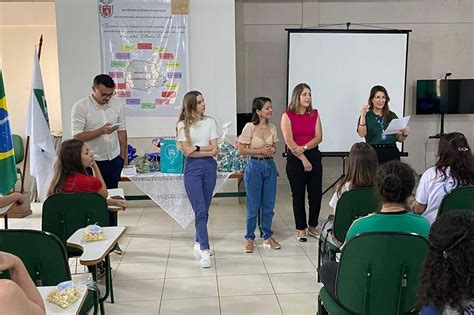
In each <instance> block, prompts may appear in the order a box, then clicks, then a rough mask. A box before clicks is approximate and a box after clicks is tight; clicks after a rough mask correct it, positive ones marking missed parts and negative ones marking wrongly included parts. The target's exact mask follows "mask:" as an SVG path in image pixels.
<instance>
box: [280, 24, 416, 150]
mask: <svg viewBox="0 0 474 315" xmlns="http://www.w3.org/2000/svg"><path fill="white" fill-rule="evenodd" d="M287 31H288V104H289V102H290V100H291V93H292V91H293V88H294V87H295V86H296V85H297V84H299V83H302V82H304V83H307V84H308V85H309V86H310V87H311V92H312V96H313V101H312V103H313V108H316V109H317V110H318V111H319V114H320V116H321V123H322V126H323V141H322V143H321V144H320V146H319V149H320V150H321V152H323V153H331V154H332V153H347V152H349V151H350V148H351V146H352V144H353V143H355V142H361V141H364V139H363V138H360V137H359V135H358V134H357V131H356V128H357V119H358V117H359V114H360V113H359V111H360V107H361V106H362V105H363V104H367V102H368V98H369V92H370V89H371V88H372V86H374V85H382V86H384V87H385V88H386V89H387V91H388V94H389V96H390V103H389V107H390V110H391V111H393V112H395V114H397V116H398V117H402V116H403V115H404V107H405V83H406V65H407V51H408V50H407V49H408V33H409V32H410V31H407V30H403V31H398V30H396V31H385V30H384V31H365V30H364V31H360V30H348V31H345V30H344V31H343V30H305V29H287Z"/></svg>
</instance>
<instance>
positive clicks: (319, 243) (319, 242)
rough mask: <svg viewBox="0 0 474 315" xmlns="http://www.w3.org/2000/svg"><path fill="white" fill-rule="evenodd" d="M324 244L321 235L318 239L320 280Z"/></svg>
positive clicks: (319, 280)
mask: <svg viewBox="0 0 474 315" xmlns="http://www.w3.org/2000/svg"><path fill="white" fill-rule="evenodd" d="M322 245H323V242H322V241H321V237H319V239H318V268H317V273H318V276H317V279H318V282H321V279H320V278H319V270H320V269H321V265H322V257H321V256H322V254H323V251H322V250H321V246H322Z"/></svg>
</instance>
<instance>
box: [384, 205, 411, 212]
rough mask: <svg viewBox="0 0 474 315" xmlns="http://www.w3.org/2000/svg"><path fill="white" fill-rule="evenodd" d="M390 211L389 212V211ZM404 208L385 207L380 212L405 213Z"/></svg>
mask: <svg viewBox="0 0 474 315" xmlns="http://www.w3.org/2000/svg"><path fill="white" fill-rule="evenodd" d="M387 210H388V211H387ZM405 210H406V209H405V208H404V207H400V206H391V207H383V206H382V209H380V212H396V211H405Z"/></svg>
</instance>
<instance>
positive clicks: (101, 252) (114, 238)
mask: <svg viewBox="0 0 474 315" xmlns="http://www.w3.org/2000/svg"><path fill="white" fill-rule="evenodd" d="M84 229H85V228H82V229H79V230H77V231H76V232H74V234H73V235H71V236H70V237H69V238H68V239H67V245H68V246H71V247H75V248H78V249H80V250H82V251H83V252H82V255H81V256H80V257H79V262H80V264H81V265H84V266H89V267H91V268H92V278H93V279H94V281H95V282H97V275H96V267H97V264H99V263H100V262H102V260H104V258H105V263H106V265H107V266H106V268H107V271H106V273H105V294H104V296H102V297H100V296H99V295H97V291H94V292H96V295H97V296H96V301H97V300H99V303H100V312H101V314H104V313H105V312H104V301H105V300H106V299H107V298H108V296H109V293H110V295H111V302H112V303H114V298H113V294H114V293H113V292H114V291H113V286H112V274H111V271H110V258H109V253H110V251H111V250H112V248H114V246H115V244H117V242H118V240H119V239H120V237H122V235H123V233H125V229H126V228H125V227H124V226H104V227H102V230H103V231H104V234H105V239H104V240H101V241H95V242H86V241H83V240H82V237H83V234H84Z"/></svg>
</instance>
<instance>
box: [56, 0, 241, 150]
mask: <svg viewBox="0 0 474 315" xmlns="http://www.w3.org/2000/svg"><path fill="white" fill-rule="evenodd" d="M56 20H57V30H58V32H57V34H58V35H57V36H58V43H59V45H58V50H59V76H60V78H61V103H62V108H63V115H62V120H63V131H64V137H65V138H68V137H70V135H71V130H70V128H71V126H70V121H71V119H70V112H71V108H72V105H74V103H75V102H76V101H77V100H79V99H81V98H83V97H85V96H86V95H88V94H89V93H90V88H91V81H92V79H93V78H94V76H95V75H96V74H98V73H100V72H101V61H100V42H99V24H98V22H99V21H98V14H97V1H96V0H57V1H56ZM78 26H80V27H78ZM234 33H235V13H234V1H232V0H192V1H190V17H189V61H190V62H189V63H190V67H189V69H190V85H191V86H190V87H191V89H197V90H200V91H201V92H202V93H203V94H204V96H205V99H206V103H207V114H208V115H210V116H213V117H215V118H216V119H217V121H218V123H219V125H222V123H223V122H226V121H232V122H233V126H234V127H233V128H234V130H235V122H236V110H235V108H236V76H235V40H234ZM144 123H145V124H148V125H149V126H150V132H149V135H148V136H149V137H157V136H162V135H169V130H174V127H175V124H176V119H165V118H149V119H148V120H146V121H145V122H144ZM160 133H164V134H160ZM234 133H235V131H234ZM130 136H131V137H133V136H134V135H133V133H131V134H130ZM132 141H133V140H132Z"/></svg>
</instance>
